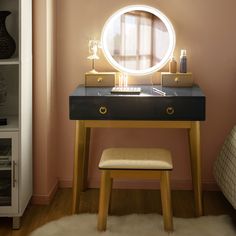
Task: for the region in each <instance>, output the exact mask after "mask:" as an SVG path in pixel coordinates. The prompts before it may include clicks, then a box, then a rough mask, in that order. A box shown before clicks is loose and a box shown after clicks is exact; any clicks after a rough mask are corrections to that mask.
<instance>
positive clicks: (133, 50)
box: [107, 11, 169, 70]
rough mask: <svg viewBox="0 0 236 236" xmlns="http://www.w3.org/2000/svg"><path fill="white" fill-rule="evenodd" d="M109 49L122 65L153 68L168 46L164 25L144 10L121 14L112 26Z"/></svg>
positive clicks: (130, 67) (141, 68)
mask: <svg viewBox="0 0 236 236" xmlns="http://www.w3.org/2000/svg"><path fill="white" fill-rule="evenodd" d="M108 35H109V36H110V37H109V39H108V42H107V43H108V48H109V51H110V53H111V55H112V57H113V58H114V59H115V60H116V61H117V63H119V64H120V65H122V66H124V67H126V68H129V69H134V70H143V69H147V68H150V67H153V66H154V65H156V64H157V63H159V62H160V61H161V59H162V58H163V56H164V55H165V54H166V52H167V50H168V46H169V33H168V31H167V28H166V26H165V24H164V23H163V22H162V21H161V20H160V19H159V18H158V17H157V16H155V15H153V14H152V13H150V12H145V11H131V12H127V13H125V14H122V15H121V16H120V17H118V18H117V19H116V20H115V21H114V22H113V27H110V28H109V31H108Z"/></svg>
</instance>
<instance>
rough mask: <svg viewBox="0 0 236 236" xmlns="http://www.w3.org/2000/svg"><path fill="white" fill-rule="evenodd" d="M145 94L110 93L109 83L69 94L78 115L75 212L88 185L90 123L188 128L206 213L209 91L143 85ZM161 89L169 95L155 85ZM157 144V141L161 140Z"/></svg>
mask: <svg viewBox="0 0 236 236" xmlns="http://www.w3.org/2000/svg"><path fill="white" fill-rule="evenodd" d="M140 87H141V93H140V94H133V95H124V94H122V95H121V94H112V93H111V88H110V87H84V86H78V87H77V88H76V89H75V91H74V92H73V93H72V94H71V95H70V97H69V113H70V119H71V120H76V136H75V153H74V175H73V200H72V204H73V206H72V212H73V213H77V212H79V201H80V194H81V192H82V191H84V190H86V187H87V186H86V185H87V184H86V182H87V169H88V157H89V153H88V150H89V141H90V130H91V128H168V129H170V128H173V129H176V128H178V129H186V130H187V131H188V133H189V146H190V160H191V173H192V182H193V191H194V199H195V211H196V216H201V215H202V214H203V209H202V189H201V157H200V121H203V120H205V96H204V94H203V93H202V91H201V89H200V88H199V87H198V86H193V87H189V88H167V87H161V86H158V85H156V86H151V85H145V86H140ZM153 87H155V88H156V89H159V90H161V91H162V92H164V93H165V96H162V95H160V94H158V93H157V92H156V90H155V88H154V89H153ZM157 146H158V144H157Z"/></svg>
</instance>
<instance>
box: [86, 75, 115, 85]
mask: <svg viewBox="0 0 236 236" xmlns="http://www.w3.org/2000/svg"><path fill="white" fill-rule="evenodd" d="M115 81H116V73H115V72H106V73H105V72H104V73H102V72H99V73H86V74H85V86H86V87H101V86H102V87H106V86H107V87H112V86H115Z"/></svg>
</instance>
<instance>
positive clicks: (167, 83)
mask: <svg viewBox="0 0 236 236" xmlns="http://www.w3.org/2000/svg"><path fill="white" fill-rule="evenodd" d="M161 85H162V86H164V87H192V86H193V77H192V73H190V72H188V73H170V72H161Z"/></svg>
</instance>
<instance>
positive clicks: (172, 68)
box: [169, 57, 177, 73]
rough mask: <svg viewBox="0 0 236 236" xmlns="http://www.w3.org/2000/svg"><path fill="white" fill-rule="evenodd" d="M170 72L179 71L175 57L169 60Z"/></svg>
mask: <svg viewBox="0 0 236 236" xmlns="http://www.w3.org/2000/svg"><path fill="white" fill-rule="evenodd" d="M169 72H170V73H176V72H177V62H176V60H175V58H174V57H172V58H171V59H170V61H169Z"/></svg>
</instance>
